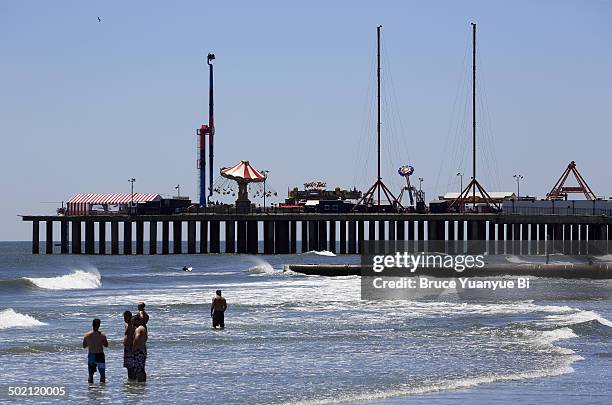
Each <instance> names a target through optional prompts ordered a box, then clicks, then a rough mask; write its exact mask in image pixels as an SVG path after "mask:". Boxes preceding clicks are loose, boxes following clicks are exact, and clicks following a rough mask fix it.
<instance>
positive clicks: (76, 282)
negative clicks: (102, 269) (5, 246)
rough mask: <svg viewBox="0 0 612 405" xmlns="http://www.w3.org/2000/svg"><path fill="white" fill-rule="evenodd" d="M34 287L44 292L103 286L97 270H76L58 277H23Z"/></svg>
mask: <svg viewBox="0 0 612 405" xmlns="http://www.w3.org/2000/svg"><path fill="white" fill-rule="evenodd" d="M22 279H23V280H26V281H27V282H28V283H31V284H32V285H34V286H36V287H38V288H42V289H44V290H89V289H94V288H100V287H101V286H102V282H101V276H100V273H99V272H98V271H97V270H96V269H89V270H88V271H84V270H75V271H73V272H72V273H70V274H66V275H63V276H57V277H23V278H22Z"/></svg>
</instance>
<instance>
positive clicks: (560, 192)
mask: <svg viewBox="0 0 612 405" xmlns="http://www.w3.org/2000/svg"><path fill="white" fill-rule="evenodd" d="M570 173H571V174H573V175H574V177H575V178H576V181H577V182H578V187H568V186H565V181H566V180H567V178H568V176H569V175H570ZM569 193H582V194H584V196H585V197H586V199H587V200H596V199H597V197H595V193H593V190H591V187H589V185H588V184H587V182H586V180H585V179H584V177H582V175H581V174H580V172H579V171H578V168H577V167H576V162H574V161H573V160H572V161H571V162H569V164H568V165H567V167H566V168H565V170H564V171H563V174H562V175H561V177H559V180H557V182H556V183H555V185H554V186H553V188H552V190H550V192H549V193H548V194H546V199H547V200H567V195H568V194H569Z"/></svg>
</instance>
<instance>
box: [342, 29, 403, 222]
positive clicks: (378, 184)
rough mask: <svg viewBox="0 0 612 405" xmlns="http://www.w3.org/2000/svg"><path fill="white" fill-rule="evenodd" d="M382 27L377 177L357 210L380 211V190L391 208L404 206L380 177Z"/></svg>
mask: <svg viewBox="0 0 612 405" xmlns="http://www.w3.org/2000/svg"><path fill="white" fill-rule="evenodd" d="M381 28H382V25H379V26H378V27H376V44H377V47H376V60H377V67H376V79H377V96H376V102H377V122H376V134H377V152H378V155H377V156H378V159H377V163H378V172H377V178H376V181H375V182H374V184H373V185H372V186H371V187H370V188H369V189H368V191H366V192H365V193H364V195H363V197H361V199H360V200H359V201H358V202H357V204H356V205H355V207H353V211H355V210H358V209H359V206H362V207H364V206H365V207H366V209H369V210H375V211H378V212H380V211H381V205H380V201H381V195H380V192H381V190H382V192H383V193H384V194H385V196H386V197H387V200H388V201H389V203H390V204H391V206H392V208H393V209H394V210H398V209H401V210H403V209H404V207H403V206H402V204H401V202H400V201H399V200H398V199H397V198H395V196H394V195H393V193H392V192H391V190H389V188H388V187H387V186H386V185H385V183H383V181H382V177H381V176H380V29H381ZM375 193H376V196H377V199H376V201H374V194H375Z"/></svg>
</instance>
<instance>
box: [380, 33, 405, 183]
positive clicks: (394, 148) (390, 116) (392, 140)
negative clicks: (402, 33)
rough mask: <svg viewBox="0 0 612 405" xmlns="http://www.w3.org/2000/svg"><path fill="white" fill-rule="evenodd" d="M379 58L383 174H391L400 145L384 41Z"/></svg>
mask: <svg viewBox="0 0 612 405" xmlns="http://www.w3.org/2000/svg"><path fill="white" fill-rule="evenodd" d="M381 45H382V46H381V48H382V52H381V54H382V55H381V56H382V59H383V66H384V68H383V69H381V70H382V76H383V77H382V79H383V83H384V84H385V85H384V86H383V88H382V90H383V91H382V100H381V101H382V105H383V129H384V135H385V136H384V140H385V142H384V144H385V151H386V152H387V153H385V157H386V158H385V160H384V166H385V174H389V173H393V165H394V164H395V165H397V162H398V161H400V160H401V156H400V150H401V149H400V145H399V142H398V139H397V138H398V137H397V114H396V109H395V108H394V105H393V100H392V99H391V93H392V91H393V86H394V84H393V82H392V75H391V63H390V61H389V57H388V56H387V51H386V46H385V41H381ZM390 89H391V90H390ZM383 177H386V179H387V182H391V183H395V181H394V177H393V176H383Z"/></svg>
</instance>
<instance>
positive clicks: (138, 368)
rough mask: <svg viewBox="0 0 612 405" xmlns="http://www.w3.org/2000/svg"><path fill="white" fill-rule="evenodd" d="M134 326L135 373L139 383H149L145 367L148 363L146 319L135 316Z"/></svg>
mask: <svg viewBox="0 0 612 405" xmlns="http://www.w3.org/2000/svg"><path fill="white" fill-rule="evenodd" d="M132 324H133V325H134V343H133V348H134V373H135V376H136V379H137V380H138V382H145V381H147V373H146V372H145V366H146V362H147V339H148V338H149V337H148V334H147V328H146V327H145V324H144V319H142V318H141V317H140V315H135V316H134V317H133V318H132Z"/></svg>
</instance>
